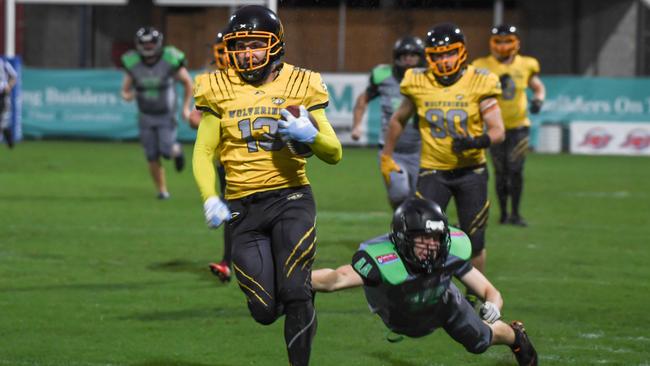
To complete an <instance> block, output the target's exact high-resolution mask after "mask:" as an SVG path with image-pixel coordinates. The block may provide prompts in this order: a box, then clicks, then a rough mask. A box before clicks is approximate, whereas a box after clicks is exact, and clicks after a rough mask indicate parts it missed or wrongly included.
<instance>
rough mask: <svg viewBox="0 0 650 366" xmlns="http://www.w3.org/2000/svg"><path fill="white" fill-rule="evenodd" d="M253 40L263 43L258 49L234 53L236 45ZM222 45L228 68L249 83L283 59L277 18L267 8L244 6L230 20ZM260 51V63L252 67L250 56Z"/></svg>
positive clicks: (281, 29)
mask: <svg viewBox="0 0 650 366" xmlns="http://www.w3.org/2000/svg"><path fill="white" fill-rule="evenodd" d="M251 39H257V40H261V41H263V42H264V43H265V46H264V47H261V48H252V49H251V48H245V49H238V48H237V44H238V41H241V40H251ZM223 41H224V42H225V43H226V53H227V55H228V61H229V62H228V64H229V66H230V67H232V68H234V69H235V71H236V72H237V73H238V74H239V75H240V76H241V77H242V79H244V81H246V82H249V83H255V82H257V81H260V80H262V79H264V78H265V77H266V76H268V75H269V73H270V72H271V70H272V69H273V66H274V65H276V64H277V63H279V61H280V58H281V57H282V56H283V55H284V28H283V26H282V22H281V21H280V18H278V16H277V15H276V14H275V13H274V12H273V11H272V10H270V9H269V8H266V7H264V6H260V5H249V6H244V7H242V8H240V9H238V10H237V11H235V12H234V13H233V14H232V15H231V16H230V21H229V23H228V27H227V31H226V33H225V34H224V35H223ZM257 51H264V52H265V53H266V56H265V58H264V60H263V61H262V62H259V63H255V62H254V60H253V57H252V54H253V52H257Z"/></svg>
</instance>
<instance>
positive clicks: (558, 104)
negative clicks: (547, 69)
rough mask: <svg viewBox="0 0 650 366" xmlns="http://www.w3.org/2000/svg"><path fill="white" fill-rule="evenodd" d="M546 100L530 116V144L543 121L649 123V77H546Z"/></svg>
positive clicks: (567, 122) (534, 141) (560, 122)
mask: <svg viewBox="0 0 650 366" xmlns="http://www.w3.org/2000/svg"><path fill="white" fill-rule="evenodd" d="M542 81H543V82H544V85H545V86H546V102H545V103H544V106H543V107H542V111H541V112H540V113H539V114H538V115H531V116H530V119H531V121H532V128H531V143H532V145H533V146H535V145H536V144H537V132H538V130H539V126H540V125H541V124H543V123H559V124H565V125H568V124H570V123H571V122H572V121H592V122H596V121H599V122H617V123H624V122H648V123H650V94H648V91H649V90H650V78H602V77H598V78H596V77H562V76H545V77H542Z"/></svg>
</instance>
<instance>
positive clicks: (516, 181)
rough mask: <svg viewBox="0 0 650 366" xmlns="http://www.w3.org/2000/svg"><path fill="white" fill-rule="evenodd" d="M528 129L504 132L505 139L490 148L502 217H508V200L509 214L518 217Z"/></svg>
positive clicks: (522, 187)
mask: <svg viewBox="0 0 650 366" xmlns="http://www.w3.org/2000/svg"><path fill="white" fill-rule="evenodd" d="M528 135H529V129H528V127H520V128H513V129H509V130H506V139H505V140H504V141H503V142H502V143H500V144H497V145H492V146H491V147H490V154H491V155H492V163H493V165H494V175H495V182H496V192H497V196H498V197H499V209H500V210H501V215H502V216H506V217H507V216H508V198H510V200H511V201H510V204H511V210H512V211H511V212H512V215H514V216H519V203H520V202H521V193H522V191H523V189H524V162H525V160H526V153H527V152H528Z"/></svg>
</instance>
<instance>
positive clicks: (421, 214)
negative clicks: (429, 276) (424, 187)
mask: <svg viewBox="0 0 650 366" xmlns="http://www.w3.org/2000/svg"><path fill="white" fill-rule="evenodd" d="M391 229H392V230H391V234H390V238H391V241H392V242H393V244H395V247H396V248H397V252H398V253H399V254H400V256H401V257H402V259H403V260H404V262H405V263H406V265H407V266H408V267H409V269H410V270H411V271H412V272H417V273H432V272H433V271H434V270H436V269H440V268H442V267H443V266H444V264H445V262H446V261H447V256H448V255H449V247H450V245H451V236H450V234H449V221H448V219H447V215H446V214H445V212H444V211H443V210H442V208H441V207H440V206H439V205H438V204H437V203H435V202H433V201H430V200H426V199H422V198H417V197H413V198H409V199H407V200H406V201H404V202H403V203H402V204H401V205H399V207H397V209H396V210H395V213H394V214H393V222H392V228H391ZM418 237H419V238H423V239H425V240H426V238H432V239H434V241H438V242H439V245H438V249H437V250H435V251H429V252H427V253H426V254H425V257H424V258H419V257H418V256H417V254H416V251H415V245H416V238H418Z"/></svg>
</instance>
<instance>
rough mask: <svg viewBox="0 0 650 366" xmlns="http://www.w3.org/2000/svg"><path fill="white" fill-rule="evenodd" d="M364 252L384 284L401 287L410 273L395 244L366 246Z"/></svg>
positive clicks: (382, 243) (384, 243)
mask: <svg viewBox="0 0 650 366" xmlns="http://www.w3.org/2000/svg"><path fill="white" fill-rule="evenodd" d="M363 250H364V251H365V252H366V253H367V254H368V255H369V256H370V258H372V260H373V262H374V265H375V267H377V269H379V272H380V273H381V277H382V280H383V281H384V282H387V283H389V284H391V285H399V284H400V283H402V282H404V281H405V280H406V279H407V277H408V272H407V271H406V267H404V263H403V262H402V259H401V258H400V257H399V255H398V254H397V251H396V250H395V246H394V245H393V243H391V242H381V243H376V244H370V245H367V246H365V247H364V248H363ZM355 265H356V264H355Z"/></svg>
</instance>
